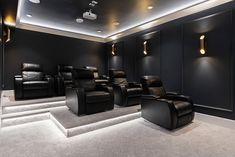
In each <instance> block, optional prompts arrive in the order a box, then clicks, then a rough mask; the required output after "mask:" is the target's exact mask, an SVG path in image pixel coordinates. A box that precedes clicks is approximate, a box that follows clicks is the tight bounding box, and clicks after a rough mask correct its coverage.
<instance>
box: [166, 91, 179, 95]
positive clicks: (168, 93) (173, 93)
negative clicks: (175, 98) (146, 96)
mask: <svg viewBox="0 0 235 157" xmlns="http://www.w3.org/2000/svg"><path fill="white" fill-rule="evenodd" d="M166 95H179V93H177V92H166Z"/></svg>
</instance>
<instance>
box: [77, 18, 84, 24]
mask: <svg viewBox="0 0 235 157" xmlns="http://www.w3.org/2000/svg"><path fill="white" fill-rule="evenodd" d="M76 22H77V23H83V22H84V20H83V19H82V18H77V19H76Z"/></svg>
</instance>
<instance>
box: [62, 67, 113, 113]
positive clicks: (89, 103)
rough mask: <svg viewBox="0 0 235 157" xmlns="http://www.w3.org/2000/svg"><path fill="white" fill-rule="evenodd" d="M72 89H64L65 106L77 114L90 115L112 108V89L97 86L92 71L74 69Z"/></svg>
mask: <svg viewBox="0 0 235 157" xmlns="http://www.w3.org/2000/svg"><path fill="white" fill-rule="evenodd" d="M72 76H73V87H71V88H67V89H66V105H67V106H68V107H69V109H70V110H71V111H72V112H73V113H75V114H77V115H81V114H92V113H97V112H102V111H106V110H112V109H113V108H114V95H113V89H112V87H108V86H105V85H98V84H97V83H96V82H95V80H94V75H93V71H91V70H87V69H74V70H73V71H72Z"/></svg>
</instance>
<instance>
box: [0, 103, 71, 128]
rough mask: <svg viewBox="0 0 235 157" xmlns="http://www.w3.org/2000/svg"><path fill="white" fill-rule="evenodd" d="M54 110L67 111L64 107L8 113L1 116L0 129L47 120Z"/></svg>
mask: <svg viewBox="0 0 235 157" xmlns="http://www.w3.org/2000/svg"><path fill="white" fill-rule="evenodd" d="M55 109H67V107H66V106H59V107H52V108H44V109H38V110H29V111H24V112H16V113H8V114H2V115H1V117H0V119H1V125H0V126H1V127H7V126H13V125H19V124H24V123H29V122H35V121H41V120H46V119H49V118H50V116H49V114H50V111H53V110H55Z"/></svg>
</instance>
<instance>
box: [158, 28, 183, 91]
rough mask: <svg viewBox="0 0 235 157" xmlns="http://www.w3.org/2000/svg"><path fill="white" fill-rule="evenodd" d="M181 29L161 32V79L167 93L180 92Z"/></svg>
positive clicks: (168, 29)
mask: <svg viewBox="0 0 235 157" xmlns="http://www.w3.org/2000/svg"><path fill="white" fill-rule="evenodd" d="M182 39H183V38H182V27H181V26H176V27H170V28H166V29H163V30H161V79H162V80H164V86H165V88H166V90H167V91H175V92H179V93H181V92H182V68H183V67H182V61H183V59H182V55H183V44H182Z"/></svg>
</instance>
